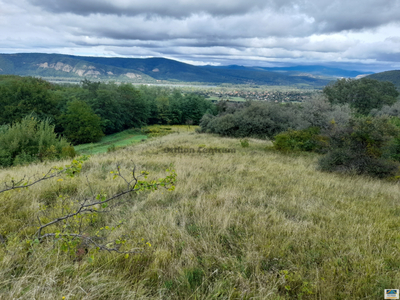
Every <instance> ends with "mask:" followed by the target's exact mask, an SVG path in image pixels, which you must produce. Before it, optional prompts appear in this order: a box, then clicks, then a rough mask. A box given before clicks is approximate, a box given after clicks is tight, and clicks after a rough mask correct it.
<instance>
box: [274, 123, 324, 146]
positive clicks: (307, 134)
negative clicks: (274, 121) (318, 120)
mask: <svg viewBox="0 0 400 300" xmlns="http://www.w3.org/2000/svg"><path fill="white" fill-rule="evenodd" d="M319 133H320V129H319V128H318V127H311V128H307V129H303V130H289V131H286V132H282V133H279V134H277V135H276V136H275V141H274V148H275V149H276V150H280V151H317V150H320V149H321V148H322V147H326V146H327V144H328V138H327V137H324V136H321V135H319Z"/></svg>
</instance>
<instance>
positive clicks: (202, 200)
mask: <svg viewBox="0 0 400 300" xmlns="http://www.w3.org/2000/svg"><path fill="white" fill-rule="evenodd" d="M249 143H250V146H249V147H248V148H242V147H241V146H240V142H239V140H237V139H231V138H221V137H217V136H212V135H204V134H196V133H194V132H185V133H184V132H179V134H178V133H174V134H170V135H167V136H163V137H159V138H153V139H149V140H147V141H145V142H143V143H137V144H134V145H131V146H127V147H125V148H123V149H120V150H117V151H115V152H112V153H105V154H98V155H94V156H92V157H91V158H90V160H89V161H88V162H86V163H85V164H84V165H83V168H82V173H81V174H80V175H79V176H76V177H75V178H72V179H68V178H63V181H58V180H57V179H50V180H47V181H43V182H40V183H38V184H36V185H34V186H32V187H30V188H29V189H26V190H25V189H24V190H20V191H19V192H18V191H12V192H7V193H1V194H0V207H1V210H0V221H1V222H0V233H1V235H0V299H2V300H3V299H4V300H8V299H96V300H97V299H288V300H289V299H324V300H325V299H383V291H384V289H390V288H399V287H400V231H399V228H400V218H399V216H400V202H399V199H400V191H399V186H398V183H394V182H387V181H382V180H376V179H371V178H366V177H359V176H357V177H356V176H354V177H353V176H346V177H345V176H340V175H336V174H330V173H321V172H319V171H317V170H316V161H317V159H318V156H317V155H314V154H281V153H277V152H275V151H272V150H268V149H267V148H266V146H268V142H266V141H260V140H252V139H250V140H249ZM166 148H179V149H189V148H192V149H195V150H196V151H195V153H184V151H180V152H179V151H178V152H177V151H175V152H174V151H165V149H166ZM199 148H200V149H215V148H219V149H221V148H224V149H230V150H232V149H233V150H235V153H232V151H230V152H229V153H214V154H210V153H207V154H206V153H205V152H206V151H203V150H202V151H198V149H199ZM208 152H210V151H208ZM133 162H134V163H135V164H136V166H137V168H138V169H139V170H147V171H149V172H150V174H149V179H151V178H160V177H164V176H165V175H166V174H167V173H166V172H165V170H166V169H167V168H169V165H170V164H171V163H172V164H173V165H174V169H175V170H176V173H177V175H178V177H177V179H178V180H177V183H176V189H175V190H174V191H171V192H167V191H162V190H158V191H154V192H148V193H141V194H138V195H136V194H135V195H130V196H125V197H123V198H122V199H124V200H126V201H128V200H129V201H130V202H127V203H125V204H122V205H120V206H118V207H116V208H115V209H114V210H113V212H111V213H106V214H103V215H101V217H99V218H98V219H95V220H92V222H91V223H90V226H88V227H87V229H86V234H87V235H88V236H91V235H94V234H95V232H96V231H98V230H99V228H100V227H101V228H105V226H107V225H109V226H111V225H110V224H116V223H118V221H119V220H123V225H122V226H121V227H120V228H117V229H116V230H114V231H112V232H111V233H110V238H116V237H119V236H124V237H125V238H126V239H127V240H128V241H129V242H127V245H125V246H124V247H126V248H129V247H132V248H138V249H140V250H141V252H140V253H138V254H135V255H130V256H129V257H127V256H125V255H123V254H116V253H108V252H101V251H100V252H98V251H96V250H95V249H93V248H88V253H85V254H84V256H83V257H82V256H80V259H78V254H76V255H73V254H72V255H71V254H68V253H66V252H63V251H62V249H60V247H59V246H58V244H57V243H56V242H52V241H51V240H49V241H48V242H43V243H40V244H37V245H35V246H29V245H27V243H26V239H27V238H29V237H30V236H31V235H32V233H34V232H35V230H36V226H38V221H37V216H39V215H40V213H39V208H40V206H41V205H43V203H50V204H49V205H50V206H51V205H53V206H52V207H53V209H56V207H57V204H58V202H57V201H61V200H59V198H58V197H59V194H62V195H63V197H70V198H71V199H79V198H82V197H84V196H88V195H90V194H91V193H101V192H103V193H104V192H106V193H107V194H109V195H111V194H113V193H115V192H117V191H119V190H120V189H121V187H123V185H124V183H123V182H121V181H120V180H119V179H118V178H117V179H115V180H113V179H112V174H110V172H111V171H113V170H115V169H116V165H117V164H120V165H121V169H122V170H125V169H127V170H129V169H131V168H132V167H133ZM67 163H68V162H67V161H65V162H57V165H63V164H67ZM52 165H54V163H47V164H38V165H32V166H29V167H15V168H12V169H6V170H1V171H0V182H4V181H5V180H7V179H8V180H11V178H22V177H23V176H33V175H34V174H42V173H44V172H45V171H46V170H48V169H49V167H50V166H52ZM89 184H90V186H91V189H90V188H89V187H88V185H89ZM118 201H120V200H118ZM50 219H51V218H50ZM63 297H65V298H63Z"/></svg>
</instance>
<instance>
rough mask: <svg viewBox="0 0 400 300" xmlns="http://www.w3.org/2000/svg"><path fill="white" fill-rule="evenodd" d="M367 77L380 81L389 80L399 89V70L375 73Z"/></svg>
mask: <svg viewBox="0 0 400 300" xmlns="http://www.w3.org/2000/svg"><path fill="white" fill-rule="evenodd" d="M368 77H369V78H372V79H376V80H380V81H390V82H392V83H393V84H394V85H395V86H396V87H397V90H398V91H400V70H395V71H386V72H381V73H376V74H372V75H368Z"/></svg>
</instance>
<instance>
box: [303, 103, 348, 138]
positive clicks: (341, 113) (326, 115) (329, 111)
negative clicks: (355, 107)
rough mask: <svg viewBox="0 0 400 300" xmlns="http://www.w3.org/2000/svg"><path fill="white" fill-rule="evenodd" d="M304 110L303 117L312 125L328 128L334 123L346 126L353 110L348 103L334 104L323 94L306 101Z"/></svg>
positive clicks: (322, 128)
mask: <svg viewBox="0 0 400 300" xmlns="http://www.w3.org/2000/svg"><path fill="white" fill-rule="evenodd" d="M302 106H303V110H302V118H303V119H304V120H306V121H307V122H308V123H309V124H310V126H312V127H319V128H321V130H323V131H325V130H328V129H329V128H330V127H331V125H332V123H335V124H337V125H339V126H344V125H346V124H347V122H348V121H349V119H350V116H351V110H350V106H349V105H348V104H344V105H332V104H331V103H329V101H328V99H326V98H325V97H324V96H323V95H318V96H316V97H313V98H311V99H310V100H309V101H307V102H305V103H304V104H303V105H302Z"/></svg>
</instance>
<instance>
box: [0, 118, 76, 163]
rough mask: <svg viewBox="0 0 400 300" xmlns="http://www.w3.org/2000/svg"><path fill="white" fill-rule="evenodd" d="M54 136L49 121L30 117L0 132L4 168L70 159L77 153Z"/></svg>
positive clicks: (0, 150) (1, 160)
mask: <svg viewBox="0 0 400 300" xmlns="http://www.w3.org/2000/svg"><path fill="white" fill-rule="evenodd" d="M68 147H71V145H70V144H69V143H68V142H67V141H66V140H65V139H64V138H60V137H58V136H57V134H56V133H54V125H51V124H50V122H49V120H44V121H40V120H38V119H37V118H35V117H32V116H28V117H25V118H24V119H22V121H21V122H17V123H14V124H12V125H9V126H2V127H1V129H0V166H5V167H7V166H11V165H13V164H14V165H17V164H28V163H31V162H35V161H43V160H52V159H57V158H61V157H67V156H70V155H71V154H72V153H74V151H75V150H73V148H72V149H69V150H68V153H67V152H66V150H65V149H68Z"/></svg>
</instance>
